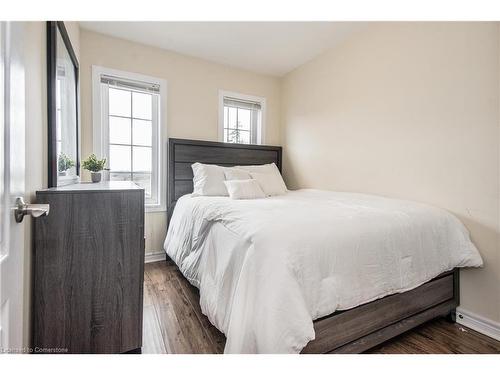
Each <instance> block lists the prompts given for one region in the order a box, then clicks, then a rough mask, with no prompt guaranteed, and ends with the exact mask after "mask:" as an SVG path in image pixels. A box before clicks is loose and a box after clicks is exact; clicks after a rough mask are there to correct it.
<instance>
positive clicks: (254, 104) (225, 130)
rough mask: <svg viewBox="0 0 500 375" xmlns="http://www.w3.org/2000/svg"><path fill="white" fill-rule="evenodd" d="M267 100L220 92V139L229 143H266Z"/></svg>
mask: <svg viewBox="0 0 500 375" xmlns="http://www.w3.org/2000/svg"><path fill="white" fill-rule="evenodd" d="M265 106H266V99H265V98H260V97H256V96H250V95H243V94H238V93H234V92H227V91H220V92H219V139H220V140H221V141H223V142H228V143H243V144H261V143H264V139H263V134H264V119H265Z"/></svg>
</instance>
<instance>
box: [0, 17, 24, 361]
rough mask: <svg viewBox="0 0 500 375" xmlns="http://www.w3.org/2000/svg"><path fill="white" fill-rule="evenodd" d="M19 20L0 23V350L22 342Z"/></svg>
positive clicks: (12, 348)
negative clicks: (16, 211) (18, 214)
mask: <svg viewBox="0 0 500 375" xmlns="http://www.w3.org/2000/svg"><path fill="white" fill-rule="evenodd" d="M22 48H23V24H22V23H20V22H0V50H1V58H0V214H1V216H0V352H4V353H5V352H19V351H20V350H21V349H22V347H23V295H24V292H23V290H24V289H23V275H24V267H23V258H24V256H23V255H24V254H23V253H24V223H25V222H26V220H24V221H23V222H22V223H16V221H15V219H14V211H13V209H14V207H15V201H16V197H23V196H24V190H25V189H24V155H25V154H24V151H25V150H24V147H25V137H24V114H25V105H24V95H25V88H24V63H23V52H22Z"/></svg>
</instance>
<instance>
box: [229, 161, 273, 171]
mask: <svg viewBox="0 0 500 375" xmlns="http://www.w3.org/2000/svg"><path fill="white" fill-rule="evenodd" d="M235 168H238V169H243V170H244V171H248V172H258V173H280V171H279V170H278V167H277V166H276V164H274V163H270V164H262V165H238V166H237V167H235Z"/></svg>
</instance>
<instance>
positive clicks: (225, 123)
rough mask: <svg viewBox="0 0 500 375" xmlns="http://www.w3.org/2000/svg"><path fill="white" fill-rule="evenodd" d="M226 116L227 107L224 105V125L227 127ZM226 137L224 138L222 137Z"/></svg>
mask: <svg viewBox="0 0 500 375" xmlns="http://www.w3.org/2000/svg"><path fill="white" fill-rule="evenodd" d="M227 116H228V108H227V107H224V127H225V128H227V127H228V126H229V125H228V123H227ZM224 139H226V138H224Z"/></svg>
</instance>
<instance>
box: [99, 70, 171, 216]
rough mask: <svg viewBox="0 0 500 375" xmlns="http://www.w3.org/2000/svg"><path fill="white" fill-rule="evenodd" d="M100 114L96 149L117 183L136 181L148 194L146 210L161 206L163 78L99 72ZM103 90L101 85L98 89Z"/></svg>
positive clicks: (146, 195) (109, 177)
mask: <svg viewBox="0 0 500 375" xmlns="http://www.w3.org/2000/svg"><path fill="white" fill-rule="evenodd" d="M94 73H95V74H94V94H95V95H97V98H94V104H96V107H97V108H96V109H94V111H96V110H97V111H98V113H94V120H96V119H97V123H98V124H97V129H94V133H97V137H96V134H94V138H100V142H96V139H94V143H98V144H100V149H99V150H95V151H96V153H99V154H100V155H101V157H105V158H106V159H107V167H108V168H109V171H108V173H107V177H108V179H109V180H111V181H133V182H135V183H136V184H138V185H139V186H141V187H142V188H144V191H145V202H146V207H152V208H155V207H156V208H161V206H162V201H164V200H165V197H164V194H162V191H163V190H164V189H162V185H163V184H162V182H163V181H162V178H161V175H162V174H161V170H162V167H161V164H162V163H161V161H162V150H161V126H160V115H161V110H160V109H161V92H162V91H163V90H161V89H162V88H161V83H160V81H161V80H157V79H148V77H144V76H138V75H136V74H132V73H126V72H117V71H111V72H107V71H106V70H105V69H104V68H100V69H95V71H94ZM96 86H98V87H96Z"/></svg>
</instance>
